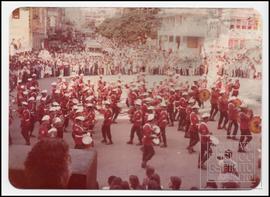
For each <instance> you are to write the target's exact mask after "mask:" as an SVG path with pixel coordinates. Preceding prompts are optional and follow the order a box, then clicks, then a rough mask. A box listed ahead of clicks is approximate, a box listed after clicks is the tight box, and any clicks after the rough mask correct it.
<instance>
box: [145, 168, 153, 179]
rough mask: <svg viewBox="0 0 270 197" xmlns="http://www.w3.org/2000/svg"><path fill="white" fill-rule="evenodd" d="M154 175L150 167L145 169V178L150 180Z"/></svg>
mask: <svg viewBox="0 0 270 197" xmlns="http://www.w3.org/2000/svg"><path fill="white" fill-rule="evenodd" d="M154 173H155V169H154V168H153V167H152V166H147V167H146V176H147V177H148V178H150V177H151V176H152V175H153V174H154Z"/></svg>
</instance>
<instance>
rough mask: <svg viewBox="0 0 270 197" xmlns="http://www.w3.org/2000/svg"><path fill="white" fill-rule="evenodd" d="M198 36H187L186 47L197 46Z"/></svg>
mask: <svg viewBox="0 0 270 197" xmlns="http://www.w3.org/2000/svg"><path fill="white" fill-rule="evenodd" d="M198 42H199V39H198V37H187V47H188V48H198Z"/></svg>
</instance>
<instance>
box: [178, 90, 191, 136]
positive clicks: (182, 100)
mask: <svg viewBox="0 0 270 197" xmlns="http://www.w3.org/2000/svg"><path fill="white" fill-rule="evenodd" d="M182 96H183V97H181V98H180V101H179V108H178V109H179V110H178V111H179V117H178V119H179V122H178V129H177V130H178V131H180V130H182V129H183V126H184V124H185V116H186V108H187V105H188V103H187V96H188V93H187V92H184V93H183V94H182Z"/></svg>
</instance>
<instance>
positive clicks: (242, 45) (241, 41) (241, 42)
mask: <svg viewBox="0 0 270 197" xmlns="http://www.w3.org/2000/svg"><path fill="white" fill-rule="evenodd" d="M244 47H245V40H240V49H243V48H244Z"/></svg>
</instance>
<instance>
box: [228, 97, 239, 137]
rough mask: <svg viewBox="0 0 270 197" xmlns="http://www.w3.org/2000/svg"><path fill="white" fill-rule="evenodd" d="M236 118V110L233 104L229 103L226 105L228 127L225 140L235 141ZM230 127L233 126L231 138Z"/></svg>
mask: <svg viewBox="0 0 270 197" xmlns="http://www.w3.org/2000/svg"><path fill="white" fill-rule="evenodd" d="M237 118H238V109H237V107H236V106H235V105H234V104H233V103H231V102H230V103H229V104H228V119H229V125H228V128H227V139H233V140H237V139H236V134H237V130H238V122H237ZM232 126H234V130H233V134H232V136H231V129H232Z"/></svg>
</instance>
